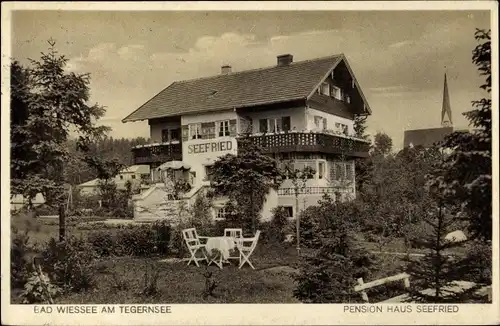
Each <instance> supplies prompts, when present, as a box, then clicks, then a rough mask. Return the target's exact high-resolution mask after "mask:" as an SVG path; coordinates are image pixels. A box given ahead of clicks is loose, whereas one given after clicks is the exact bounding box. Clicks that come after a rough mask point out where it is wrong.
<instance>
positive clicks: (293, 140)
mask: <svg viewBox="0 0 500 326" xmlns="http://www.w3.org/2000/svg"><path fill="white" fill-rule="evenodd" d="M250 139H251V140H252V141H253V142H254V143H255V144H256V145H258V146H259V147H261V148H262V149H263V151H264V152H266V153H283V152H319V153H326V154H339V155H342V154H343V155H346V156H352V157H367V156H368V151H369V149H370V144H369V143H368V142H366V141H364V140H361V139H357V138H353V137H346V136H343V135H332V134H326V133H316V132H287V133H278V134H263V135H250ZM240 142H241V140H240ZM239 146H240V143H239V144H238V147H239Z"/></svg>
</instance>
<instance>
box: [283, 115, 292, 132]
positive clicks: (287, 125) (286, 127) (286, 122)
mask: <svg viewBox="0 0 500 326" xmlns="http://www.w3.org/2000/svg"><path fill="white" fill-rule="evenodd" d="M281 121H282V124H283V126H282V130H283V131H290V130H291V128H290V126H291V123H290V117H283V118H281Z"/></svg>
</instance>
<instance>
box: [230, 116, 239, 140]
mask: <svg viewBox="0 0 500 326" xmlns="http://www.w3.org/2000/svg"><path fill="white" fill-rule="evenodd" d="M236 134H237V131H236V119H231V120H229V136H231V137H236Z"/></svg>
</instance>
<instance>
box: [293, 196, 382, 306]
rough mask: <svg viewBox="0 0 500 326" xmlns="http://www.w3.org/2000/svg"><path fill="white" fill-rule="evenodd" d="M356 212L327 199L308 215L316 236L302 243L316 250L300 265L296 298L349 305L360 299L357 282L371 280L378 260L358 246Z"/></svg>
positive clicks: (351, 208) (307, 235)
mask: <svg viewBox="0 0 500 326" xmlns="http://www.w3.org/2000/svg"><path fill="white" fill-rule="evenodd" d="M355 208H356V207H355V206H354V205H352V203H335V202H333V201H332V200H331V199H330V198H327V197H326V198H324V199H323V200H321V201H320V202H319V206H317V207H316V208H314V209H311V210H309V211H308V214H309V215H308V220H307V221H309V223H310V225H311V226H312V227H313V230H314V232H310V233H306V234H305V235H306V237H304V239H303V240H306V241H308V242H307V243H308V245H309V246H311V247H313V248H315V249H316V250H315V252H314V253H313V254H310V255H306V256H305V257H304V259H303V260H302V261H301V267H300V272H299V274H298V275H297V276H296V279H295V281H296V283H297V287H296V288H295V290H294V296H295V297H296V298H298V299H299V300H300V301H302V302H306V303H348V302H353V301H356V300H358V299H359V294H357V293H355V292H354V285H355V281H356V279H357V278H359V277H363V278H365V279H366V278H368V277H369V276H370V274H371V271H372V269H373V266H374V263H375V259H374V257H373V256H372V255H371V254H369V253H368V251H366V250H365V249H363V248H361V247H358V246H356V244H355V241H354V233H355V232H356V231H357V230H358V226H357V220H356V218H357V215H355V214H356V209H355ZM312 212H314V213H316V214H317V215H312V214H311V213H312Z"/></svg>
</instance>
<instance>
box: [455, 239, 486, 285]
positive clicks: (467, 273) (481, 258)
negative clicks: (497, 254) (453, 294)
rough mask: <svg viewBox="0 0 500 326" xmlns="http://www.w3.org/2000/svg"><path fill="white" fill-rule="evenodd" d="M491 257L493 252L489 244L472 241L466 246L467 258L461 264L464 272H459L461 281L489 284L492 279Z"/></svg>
mask: <svg viewBox="0 0 500 326" xmlns="http://www.w3.org/2000/svg"><path fill="white" fill-rule="evenodd" d="M492 257H493V250H492V247H491V243H484V242H481V241H477V240H476V241H472V242H470V243H468V244H467V256H466V257H465V260H464V261H463V262H462V266H464V267H465V268H464V270H463V271H461V273H460V276H461V277H462V279H464V280H467V281H471V282H475V283H481V284H491V278H492V267H493V265H492Z"/></svg>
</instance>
